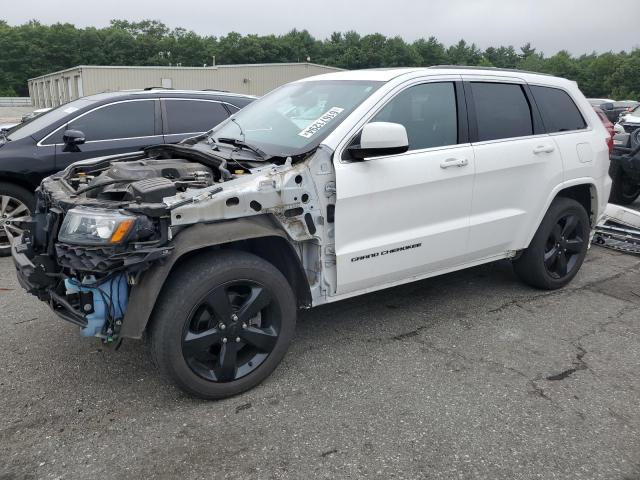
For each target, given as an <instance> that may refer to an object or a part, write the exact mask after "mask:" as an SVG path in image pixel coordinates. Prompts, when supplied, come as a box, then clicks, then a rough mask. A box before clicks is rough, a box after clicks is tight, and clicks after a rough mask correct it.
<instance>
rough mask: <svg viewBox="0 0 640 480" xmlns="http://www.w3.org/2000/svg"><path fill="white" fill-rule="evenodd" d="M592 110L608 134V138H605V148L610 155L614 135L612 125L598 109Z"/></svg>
mask: <svg viewBox="0 0 640 480" xmlns="http://www.w3.org/2000/svg"><path fill="white" fill-rule="evenodd" d="M594 110H595V111H596V113H597V114H598V117H599V118H600V121H601V122H602V124H603V125H604V127H605V128H606V129H607V132H608V133H609V136H608V137H607V147H608V148H609V154H611V153H612V152H613V136H614V135H615V134H616V131H615V128H614V127H613V123H611V121H610V120H609V119H608V118H607V116H606V115H605V113H604V112H603V111H602V110H600V109H599V108H594Z"/></svg>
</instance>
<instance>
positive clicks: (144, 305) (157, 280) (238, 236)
mask: <svg viewBox="0 0 640 480" xmlns="http://www.w3.org/2000/svg"><path fill="white" fill-rule="evenodd" d="M274 236H276V237H282V238H284V239H286V240H287V241H288V242H289V241H290V240H289V237H288V236H287V234H286V233H285V232H284V231H282V229H281V228H278V226H277V225H276V223H275V222H274V221H273V220H272V219H271V218H270V217H269V216H267V215H258V216H254V217H246V218H239V219H237V220H227V221H223V222H216V223H205V224H202V223H200V224H195V225H193V226H191V227H189V228H186V229H185V230H183V231H181V232H180V233H179V234H177V235H176V236H175V238H174V239H173V240H172V241H171V246H173V247H174V249H173V253H172V255H171V256H170V257H168V258H166V259H165V260H163V261H162V262H159V263H158V264H156V265H154V266H153V267H151V268H150V269H149V270H147V271H145V272H144V273H143V274H142V275H141V276H140V278H139V280H138V282H137V283H136V285H134V286H133V287H132V288H131V292H130V296H129V305H128V307H127V311H126V313H125V316H124V319H123V322H122V329H121V330H120V336H121V337H127V338H141V337H142V334H143V333H144V331H145V328H146V326H147V323H148V322H149V319H150V318H151V314H152V313H153V308H154V305H155V304H156V300H157V298H158V296H159V294H160V292H161V290H162V287H163V286H164V284H165V281H166V280H167V278H168V276H169V274H170V273H171V270H172V268H173V267H174V265H175V264H176V262H178V260H180V258H181V257H182V256H183V255H185V254H187V253H190V252H194V251H196V250H200V249H203V248H207V247H211V246H215V245H222V244H225V243H229V242H234V241H239V240H248V239H252V238H260V237H274ZM300 268H302V267H300Z"/></svg>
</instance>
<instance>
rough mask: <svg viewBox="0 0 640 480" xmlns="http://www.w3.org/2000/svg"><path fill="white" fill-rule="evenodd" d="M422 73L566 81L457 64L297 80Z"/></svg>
mask: <svg viewBox="0 0 640 480" xmlns="http://www.w3.org/2000/svg"><path fill="white" fill-rule="evenodd" d="M417 73H423V74H424V75H434V76H435V75H452V74H456V75H463V74H466V75H491V76H497V77H511V78H514V77H518V78H521V79H523V80H528V81H535V80H538V81H543V82H544V83H553V82H549V81H550V80H557V81H568V80H565V79H562V78H560V77H553V76H551V75H548V74H546V73H536V72H529V71H526V70H514V69H505V68H492V67H467V66H458V65H434V66H432V67H413V68H372V69H366V70H348V71H341V72H331V73H325V74H321V75H316V76H313V77H309V78H304V79H302V80H298V81H300V82H305V81H309V80H369V81H378V82H388V81H390V80H393V79H394V78H398V77H400V76H403V75H410V74H417Z"/></svg>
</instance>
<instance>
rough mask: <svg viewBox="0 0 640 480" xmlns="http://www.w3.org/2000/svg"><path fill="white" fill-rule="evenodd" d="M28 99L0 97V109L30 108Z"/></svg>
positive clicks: (29, 99)
mask: <svg viewBox="0 0 640 480" xmlns="http://www.w3.org/2000/svg"><path fill="white" fill-rule="evenodd" d="M30 106H31V98H29V97H0V107H30Z"/></svg>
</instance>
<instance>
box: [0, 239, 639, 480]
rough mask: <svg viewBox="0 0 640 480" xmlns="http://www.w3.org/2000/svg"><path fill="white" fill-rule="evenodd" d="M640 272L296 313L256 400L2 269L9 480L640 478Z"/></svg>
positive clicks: (462, 277) (0, 465) (462, 282)
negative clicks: (108, 332) (289, 339)
mask: <svg viewBox="0 0 640 480" xmlns="http://www.w3.org/2000/svg"><path fill="white" fill-rule="evenodd" d="M639 314H640V257H634V256H630V255H626V254H621V253H616V252H611V251H608V250H604V249H601V248H598V247H593V248H592V250H591V251H590V252H589V254H588V257H587V260H586V263H585V265H584V267H583V268H582V271H581V272H580V274H579V275H578V277H577V278H576V279H575V280H574V282H573V283H572V284H571V285H570V286H569V287H567V288H565V289H563V290H560V291H556V292H541V291H537V290H532V289H531V288H529V287H526V286H524V285H522V284H521V283H519V282H518V281H517V280H516V278H515V276H514V274H513V273H512V270H511V266H510V264H509V263H508V262H499V263H496V264H492V265H486V266H482V267H478V268H474V269H471V270H468V271H464V272H458V273H454V274H450V275H446V276H442V277H438V278H433V279H429V280H426V281H421V282H417V283H414V284H410V285H405V286H401V287H397V288H393V289H390V290H386V291H382V292H378V293H374V294H370V295H366V296H363V297H359V298H354V299H351V300H347V301H343V302H339V303H336V304H333V305H328V306H324V307H320V308H317V309H314V310H311V311H307V312H302V313H301V314H300V316H299V321H298V326H297V332H296V336H295V339H294V341H293V344H292V346H291V348H290V350H289V353H288V354H287V356H286V357H285V359H284V361H283V363H282V364H281V366H280V367H279V368H278V369H277V370H276V372H275V373H274V374H273V375H272V376H271V377H270V378H269V379H267V381H266V382H265V383H263V384H262V385H261V386H259V387H257V388H255V389H254V390H251V391H249V392H247V393H246V394H243V395H240V396H237V397H235V398H231V399H227V400H224V401H218V402H206V401H200V400H195V399H192V398H189V397H187V396H186V395H184V394H182V393H180V392H179V391H178V390H176V389H175V388H174V387H172V386H171V385H167V384H165V383H163V381H162V380H161V378H160V377H159V376H158V374H157V373H156V370H155V368H154V366H153V364H152V362H151V360H150V357H149V354H148V352H147V349H146V346H145V344H144V343H143V342H137V341H126V342H125V343H124V344H123V345H122V348H121V349H120V350H119V351H117V352H114V351H112V350H111V349H109V348H106V347H104V346H102V345H101V344H100V343H99V342H98V341H96V340H93V339H85V338H81V337H80V336H79V335H78V331H77V328H76V327H74V326H73V325H70V324H66V323H64V322H63V321H61V320H59V319H58V318H57V317H55V315H54V314H52V313H51V312H50V311H49V310H48V308H47V307H46V306H45V305H44V304H42V303H41V302H39V301H38V300H36V299H35V298H34V297H31V296H29V295H27V294H26V293H25V292H24V291H23V290H22V289H21V288H20V287H19V286H18V284H17V281H16V279H15V276H14V273H13V267H12V264H11V261H10V260H9V259H0V326H1V328H2V334H1V335H0V479H2V480H9V479H12V480H13V479H40V478H43V479H49V478H51V479H53V478H59V479H98V478H105V479H107V478H108V479H111V478H118V479H120V478H121V479H139V478H140V479H142V478H158V479H174V478H180V479H201V478H202V479H205V478H206V479H211V478H229V479H235V478H239V479H272V478H273V479H280V478H287V479H313V478H321V479H325V478H326V479H342V478H375V479H423V478H424V479H491V480H497V479H509V480H513V479H538V478H539V479H581V480H585V479H607V480H611V479H620V480H632V479H636V480H637V479H640V380H639V379H638V371H639V370H640V320H639Z"/></svg>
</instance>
